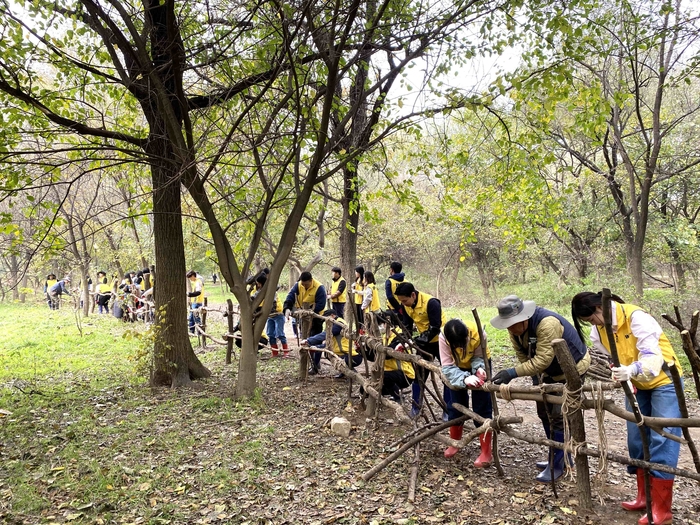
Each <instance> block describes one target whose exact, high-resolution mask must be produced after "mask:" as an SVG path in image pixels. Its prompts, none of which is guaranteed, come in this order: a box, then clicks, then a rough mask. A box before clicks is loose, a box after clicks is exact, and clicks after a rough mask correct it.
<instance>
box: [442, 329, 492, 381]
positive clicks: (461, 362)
mask: <svg viewBox="0 0 700 525" xmlns="http://www.w3.org/2000/svg"><path fill="white" fill-rule="evenodd" d="M464 324H465V325H467V330H469V341H467V348H466V350H465V349H464V348H454V349H451V352H452V359H454V360H455V365H456V366H458V367H459V368H461V369H462V370H469V371H471V367H472V359H473V358H474V354H475V353H476V352H477V350H478V349H479V347H480V346H481V337H479V332H478V331H477V329H476V323H475V322H474V321H466V322H464ZM443 336H444V334H443ZM490 358H491V349H490V348H489V347H488V345H487V346H486V359H490Z"/></svg>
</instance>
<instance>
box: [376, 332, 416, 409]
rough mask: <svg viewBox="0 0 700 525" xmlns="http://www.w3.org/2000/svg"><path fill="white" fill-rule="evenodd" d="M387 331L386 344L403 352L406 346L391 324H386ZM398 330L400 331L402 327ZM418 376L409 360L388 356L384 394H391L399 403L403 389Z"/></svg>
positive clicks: (385, 368) (384, 336)
mask: <svg viewBox="0 0 700 525" xmlns="http://www.w3.org/2000/svg"><path fill="white" fill-rule="evenodd" d="M385 329H386V330H387V332H385V333H384V335H383V336H382V342H383V343H384V346H388V347H389V348H393V349H394V350H396V351H397V352H403V351H404V347H403V344H401V342H399V340H398V339H397V337H396V334H395V333H394V332H393V331H392V330H390V329H389V325H386V326H385ZM397 331H398V332H399V333H400V332H401V329H400V328H398V329H397ZM415 378H416V373H415V370H413V365H412V364H411V363H410V362H408V361H399V360H398V359H394V358H393V357H389V356H388V355H387V356H386V359H385V360H384V381H383V382H382V395H383V396H391V398H392V399H393V400H394V401H396V402H397V403H400V402H401V390H403V389H404V388H407V387H408V385H410V384H411V383H413V380H414V379H415Z"/></svg>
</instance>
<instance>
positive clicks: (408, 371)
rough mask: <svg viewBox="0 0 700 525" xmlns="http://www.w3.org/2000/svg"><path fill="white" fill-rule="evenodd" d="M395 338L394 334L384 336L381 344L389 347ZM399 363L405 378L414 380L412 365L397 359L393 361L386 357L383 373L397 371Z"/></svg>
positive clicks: (414, 374) (414, 373) (391, 358)
mask: <svg viewBox="0 0 700 525" xmlns="http://www.w3.org/2000/svg"><path fill="white" fill-rule="evenodd" d="M395 338H396V334H395V333H394V332H389V333H388V334H384V336H383V338H382V339H383V342H384V346H389V345H391V343H392V341H393V340H394V339H395ZM399 363H401V371H402V372H403V373H404V374H405V376H406V377H407V378H408V379H415V378H416V372H415V371H414V369H413V365H412V364H411V363H410V362H408V361H399V360H398V359H394V358H393V357H389V356H386V359H385V360H384V371H385V372H393V371H394V370H398V369H399Z"/></svg>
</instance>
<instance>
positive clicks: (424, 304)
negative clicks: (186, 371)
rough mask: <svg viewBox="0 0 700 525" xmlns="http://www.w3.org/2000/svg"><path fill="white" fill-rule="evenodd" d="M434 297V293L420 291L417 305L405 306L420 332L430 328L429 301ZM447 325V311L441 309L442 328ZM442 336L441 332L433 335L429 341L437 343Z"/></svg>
mask: <svg viewBox="0 0 700 525" xmlns="http://www.w3.org/2000/svg"><path fill="white" fill-rule="evenodd" d="M431 299H433V296H432V295H428V294H427V293H425V292H418V298H417V299H416V305H415V306H414V307H410V306H405V307H404V308H406V314H407V315H408V316H409V317H410V318H411V319H413V323H414V324H415V325H416V328H417V329H418V331H419V332H421V333H422V332H425V331H426V330H427V329H428V328H430V321H429V320H428V301H430V300H431ZM443 326H445V312H443V311H442V308H441V309H440V328H442V327H443ZM439 338H440V334H439V333H438V335H436V336H435V337H433V338H432V339H431V340H430V341H429V342H430V343H436V342H437V341H438V339H439Z"/></svg>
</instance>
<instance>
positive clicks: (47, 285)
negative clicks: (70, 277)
mask: <svg viewBox="0 0 700 525" xmlns="http://www.w3.org/2000/svg"><path fill="white" fill-rule="evenodd" d="M57 282H58V279H56V275H55V274H53V273H50V274H49V275H47V276H46V281H45V282H44V296H45V297H46V303H47V304H48V305H49V310H55V308H54V304H53V301H52V300H51V296H49V290H50V289H51V288H52V287H53V285H54V284H56V283H57Z"/></svg>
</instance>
